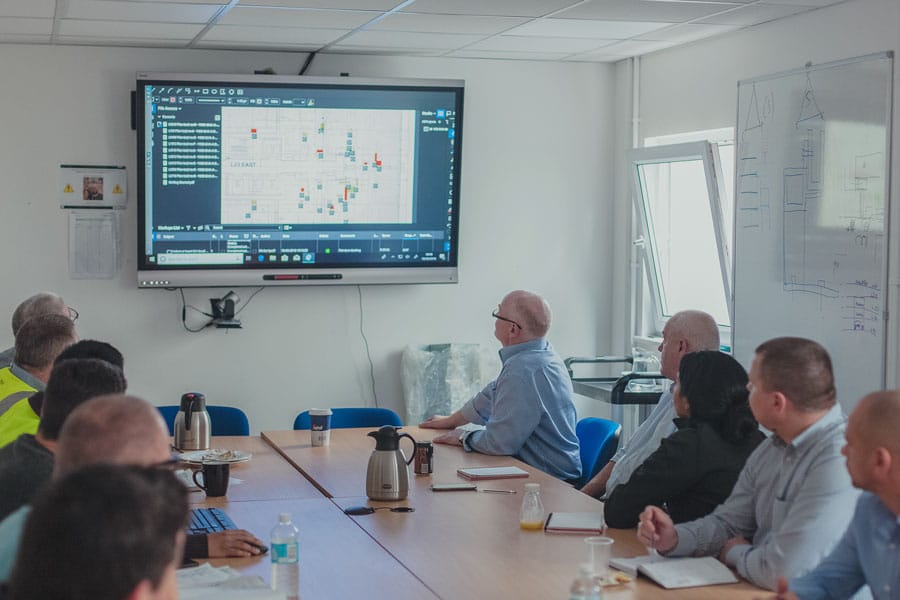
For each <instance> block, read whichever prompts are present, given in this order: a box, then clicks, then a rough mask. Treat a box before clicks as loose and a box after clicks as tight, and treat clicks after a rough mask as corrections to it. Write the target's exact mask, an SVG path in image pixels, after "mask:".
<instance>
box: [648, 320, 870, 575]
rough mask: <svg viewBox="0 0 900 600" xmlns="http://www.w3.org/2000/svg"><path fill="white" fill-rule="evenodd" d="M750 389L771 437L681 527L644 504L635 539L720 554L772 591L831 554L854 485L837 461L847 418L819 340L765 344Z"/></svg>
mask: <svg viewBox="0 0 900 600" xmlns="http://www.w3.org/2000/svg"><path fill="white" fill-rule="evenodd" d="M747 387H748V388H749V389H750V408H751V410H752V411H753V416H755V417H756V420H757V421H759V424H760V425H762V426H763V427H765V428H766V429H769V430H770V431H772V436H771V437H770V438H769V439H768V440H766V441H764V442H763V443H762V444H760V445H759V447H758V448H757V449H756V450H755V451H754V452H753V454H752V455H750V458H749V459H748V460H747V464H746V465H745V466H744V469H743V471H741V475H740V477H739V478H738V482H737V484H736V485H735V486H734V490H733V491H732V493H731V496H729V497H728V499H727V500H726V501H725V502H724V504H721V505H720V506H719V507H718V508H716V510H715V511H713V512H712V513H711V514H710V515H707V516H706V517H703V518H701V519H697V520H695V521H691V522H689V523H683V524H681V525H673V524H672V519H671V518H669V516H668V515H667V514H666V513H665V511H664V510H662V509H661V508H658V507H656V506H648V507H647V509H646V510H645V511H644V512H643V513H642V514H641V520H640V524H639V525H638V538H639V539H640V540H641V541H642V542H643V543H644V544H645V545H646V546H648V547H651V548H656V549H657V550H658V551H659V552H660V553H661V554H665V555H667V556H709V555H712V556H718V558H719V560H721V561H722V562H723V563H725V564H726V565H728V566H730V567H734V568H735V569H737V571H738V573H740V575H741V576H742V577H744V578H746V579H748V580H750V581H751V582H752V583H754V584H756V585H758V586H761V587H765V588H768V589H775V588H776V585H777V581H778V578H779V577H788V578H790V577H797V576H799V575H803V574H804V573H806V572H807V571H809V570H810V569H812V568H813V567H815V566H816V565H817V564H818V563H819V562H820V561H821V560H822V558H823V557H824V556H825V555H826V554H828V552H829V551H830V550H831V548H832V547H834V545H835V544H836V543H837V541H838V540H839V539H840V537H841V535H842V534H843V532H844V530H845V529H846V527H847V521H848V519H849V517H850V515H852V514H853V507H854V505H855V504H856V498H857V496H858V494H859V491H858V490H856V489H854V488H853V486H852V484H851V482H850V476H849V475H848V474H847V469H846V468H845V467H844V458H843V456H842V455H841V448H842V447H843V444H844V428H845V424H846V419H845V418H844V415H843V413H842V412H841V408H840V406H839V405H838V404H837V402H836V400H835V396H836V393H835V389H834V376H833V373H832V368H831V359H830V358H829V357H828V353H827V352H826V351H825V349H824V348H822V346H820V345H819V344H817V343H816V342H813V341H811V340H806V339H803V338H793V337H782V338H775V339H772V340H769V341H767V342H764V343H763V344H761V345H760V346H759V347H758V348H757V349H756V356H755V357H754V359H753V364H752V366H751V368H750V383H749V384H748V386H747Z"/></svg>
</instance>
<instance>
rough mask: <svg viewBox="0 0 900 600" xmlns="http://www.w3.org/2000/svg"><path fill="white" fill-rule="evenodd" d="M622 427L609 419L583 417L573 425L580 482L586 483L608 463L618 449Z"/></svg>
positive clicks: (581, 483)
mask: <svg viewBox="0 0 900 600" xmlns="http://www.w3.org/2000/svg"><path fill="white" fill-rule="evenodd" d="M621 433H622V426H621V425H620V424H619V423H616V422H615V421H610V420H609V419H601V418H600V417H585V418H583V419H581V420H580V421H578V423H576V424H575V435H576V436H578V444H579V446H580V447H581V482H580V485H579V486H578V487H581V485H583V484H585V483H587V482H588V481H590V480H591V478H592V477H593V476H594V475H596V474H597V472H598V471H599V470H600V469H602V468H603V465H605V464H606V463H608V462H609V459H611V458H612V457H613V455H614V454H615V453H616V450H617V449H618V447H619V435H620V434H621Z"/></svg>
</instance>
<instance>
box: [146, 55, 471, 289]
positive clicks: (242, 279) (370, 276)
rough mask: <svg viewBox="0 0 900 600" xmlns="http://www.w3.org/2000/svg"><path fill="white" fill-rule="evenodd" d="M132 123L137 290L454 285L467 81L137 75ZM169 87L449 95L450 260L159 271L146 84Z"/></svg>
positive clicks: (163, 267) (456, 269)
mask: <svg viewBox="0 0 900 600" xmlns="http://www.w3.org/2000/svg"><path fill="white" fill-rule="evenodd" d="M136 80H137V82H136V90H137V93H136V94H135V123H136V126H137V159H138V162H137V164H138V169H137V172H138V181H137V184H138V219H137V223H138V224H137V226H138V240H137V241H138V245H137V255H138V256H137V275H138V287H139V288H177V287H219V286H283V285H358V284H415V283H457V282H458V264H459V209H460V179H461V170H462V164H461V161H462V123H463V100H464V88H465V82H464V81H463V80H455V79H452V80H451V79H369V78H356V77H354V78H348V77H299V76H297V77H294V76H276V75H224V74H196V73H151V72H139V73H138V74H137V77H136ZM170 82H171V83H172V84H173V85H178V84H186V83H190V82H195V83H198V84H201V85H202V84H210V85H211V84H213V83H217V84H222V85H224V86H229V85H231V86H235V85H239V84H240V85H246V86H273V87H296V88H298V89H302V88H304V87H310V86H319V87H321V86H326V87H334V88H345V89H366V88H372V89H402V88H409V89H411V90H415V89H418V90H422V89H437V90H445V91H452V92H453V93H454V94H455V98H456V107H455V110H456V132H455V133H456V135H455V140H456V142H455V146H454V164H455V168H454V170H453V177H454V179H453V194H452V202H453V204H452V205H451V208H452V213H451V218H452V220H451V232H450V234H451V237H450V242H451V249H450V252H449V253H448V260H447V262H446V263H442V264H439V265H435V266H421V264H419V263H417V264H391V265H389V266H384V265H382V264H372V265H354V266H343V265H337V266H330V265H327V264H316V265H304V266H300V267H298V266H296V265H292V266H284V265H279V264H278V263H274V264H244V265H241V266H240V267H233V266H229V265H204V266H192V265H185V266H170V265H166V266H161V265H158V264H156V263H151V262H149V261H148V260H147V256H146V255H145V254H144V248H145V247H146V241H147V239H146V235H147V230H146V227H147V206H146V198H145V195H146V192H145V190H146V188H145V186H146V183H147V182H146V173H145V162H144V156H143V154H144V148H145V111H146V109H147V106H146V104H145V98H144V94H143V86H144V85H145V84H168V83H170Z"/></svg>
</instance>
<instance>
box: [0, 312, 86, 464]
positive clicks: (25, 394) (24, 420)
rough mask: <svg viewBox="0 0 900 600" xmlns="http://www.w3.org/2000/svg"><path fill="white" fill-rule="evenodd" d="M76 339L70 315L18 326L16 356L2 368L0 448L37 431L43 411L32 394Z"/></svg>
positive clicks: (35, 319)
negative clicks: (62, 353)
mask: <svg viewBox="0 0 900 600" xmlns="http://www.w3.org/2000/svg"><path fill="white" fill-rule="evenodd" d="M77 341H78V335H77V334H76V333H75V325H74V323H73V321H72V319H70V318H69V317H68V316H62V315H58V314H50V315H39V316H36V317H33V318H31V319H28V320H27V321H25V323H24V324H23V325H22V327H20V328H19V330H18V332H17V335H16V358H15V360H14V361H13V364H11V365H10V366H9V367H4V368H3V369H0V411H2V413H0V447H3V446H5V445H7V444H9V443H10V442H12V441H14V440H15V439H16V438H17V437H19V436H20V435H22V434H23V433H32V434H33V433H35V432H36V431H37V426H38V422H39V421H40V417H39V412H40V411H39V410H36V406H32V404H31V402H30V396H31V395H32V394H33V393H34V392H36V391H39V390H43V389H44V385H45V384H46V382H47V378H48V377H49V376H50V370H51V369H52V368H53V361H55V360H56V357H57V356H59V353H60V352H62V351H63V350H65V349H66V348H67V347H68V346H71V345H72V344H74V343H75V342H77ZM29 392H30V393H29Z"/></svg>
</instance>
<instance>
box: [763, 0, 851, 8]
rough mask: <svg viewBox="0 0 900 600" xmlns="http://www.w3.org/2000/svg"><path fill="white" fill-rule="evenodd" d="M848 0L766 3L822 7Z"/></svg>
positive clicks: (799, 0)
mask: <svg viewBox="0 0 900 600" xmlns="http://www.w3.org/2000/svg"><path fill="white" fill-rule="evenodd" d="M846 1H847V0H772V1H771V2H767V3H766V4H787V5H791V6H809V7H815V8H821V7H823V6H831V5H832V4H840V3H841V2H846Z"/></svg>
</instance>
